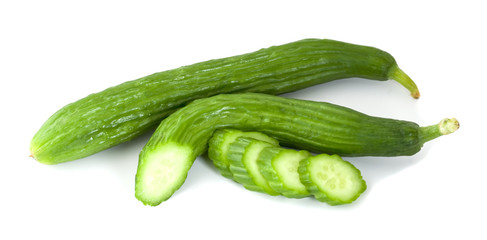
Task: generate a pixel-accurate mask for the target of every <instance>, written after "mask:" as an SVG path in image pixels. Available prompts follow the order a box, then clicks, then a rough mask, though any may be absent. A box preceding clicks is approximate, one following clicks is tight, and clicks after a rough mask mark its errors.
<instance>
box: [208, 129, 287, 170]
mask: <svg viewBox="0 0 487 240" xmlns="http://www.w3.org/2000/svg"><path fill="white" fill-rule="evenodd" d="M242 136H244V137H249V138H254V139H257V140H261V141H264V142H268V143H271V144H272V145H276V146H279V142H278V141H277V140H276V139H274V138H271V137H269V136H267V135H265V134H263V133H260V132H243V131H240V130H237V129H220V130H217V131H215V133H213V137H212V138H211V139H210V141H209V143H208V146H209V147H208V157H209V158H210V159H211V160H212V161H213V164H214V165H215V167H216V168H217V169H218V170H219V171H220V173H221V174H222V175H223V176H224V177H226V178H230V179H233V176H232V173H231V172H230V169H229V163H228V158H227V157H226V155H227V150H228V146H229V145H230V143H232V142H234V141H235V140H236V139H237V138H238V137H242Z"/></svg>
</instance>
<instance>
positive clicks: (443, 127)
mask: <svg viewBox="0 0 487 240" xmlns="http://www.w3.org/2000/svg"><path fill="white" fill-rule="evenodd" d="M459 127H460V123H459V122H458V120H457V119H455V118H445V119H443V120H441V121H440V123H438V124H435V125H431V126H426V127H421V128H420V130H419V131H420V132H419V134H420V139H421V141H422V143H421V144H424V143H426V142H428V141H431V140H433V139H435V138H437V137H440V136H443V135H447V134H450V133H453V132H455V131H456V130H457V129H458V128H459Z"/></svg>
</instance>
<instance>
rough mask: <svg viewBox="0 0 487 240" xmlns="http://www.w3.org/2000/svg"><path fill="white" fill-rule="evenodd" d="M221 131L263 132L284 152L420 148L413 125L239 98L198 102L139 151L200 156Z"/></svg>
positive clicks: (279, 100) (390, 152) (300, 103)
mask: <svg viewBox="0 0 487 240" xmlns="http://www.w3.org/2000/svg"><path fill="white" fill-rule="evenodd" d="M222 128H236V129H240V130H242V131H257V132H262V133H264V134H267V135H268V136H270V137H273V138H276V139H277V140H278V141H279V142H280V143H281V144H282V145H284V146H289V147H294V148H296V149H303V150H308V151H312V152H324V153H334V154H338V155H340V156H407V155H413V154H415V153H417V152H418V151H419V150H420V149H421V147H422V141H420V140H421V135H420V131H419V130H420V127H419V126H418V125H417V124H416V123H413V122H409V121H402V120H394V119H388V118H380V117H372V116H368V115H365V114H363V113H360V112H357V111H355V110H352V109H349V108H346V107H342V106H338V105H334V104H330V103H325V102H313V101H306V100H299V99H290V98H284V97H278V96H271V95H267V94H259V93H242V94H220V95H218V96H214V97H210V98H205V99H199V100H196V101H194V102H192V103H191V104H189V105H187V106H186V107H184V108H182V109H180V110H179V111H177V112H175V113H173V114H172V115H171V116H169V117H168V118H166V119H165V120H164V121H162V123H161V125H159V127H158V128H157V130H156V131H155V132H154V134H153V135H152V137H151V139H150V140H149V142H148V143H147V144H146V146H145V147H144V149H143V150H142V151H145V150H150V149H152V148H157V147H158V146H159V145H160V144H163V143H164V142H170V141H173V142H180V143H183V145H186V144H187V145H189V146H192V147H193V149H194V151H195V153H196V154H198V155H199V154H202V153H203V152H205V151H206V149H207V147H208V141H209V139H210V138H211V136H212V135H213V132H214V131H215V130H217V129H222Z"/></svg>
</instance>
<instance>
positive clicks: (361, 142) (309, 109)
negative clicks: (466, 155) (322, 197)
mask: <svg viewBox="0 0 487 240" xmlns="http://www.w3.org/2000/svg"><path fill="white" fill-rule="evenodd" d="M220 128H236V129H241V130H247V131H258V132H262V133H265V134H267V135H269V136H271V137H274V138H276V139H277V140H278V141H279V142H280V143H281V144H283V145H285V146H292V147H295V148H297V149H305V150H312V151H316V152H325V153H333V154H338V155H342V156H367V155H368V156H399V155H412V154H415V153H417V152H418V151H419V150H420V149H421V147H422V146H423V144H424V143H425V142H427V141H430V140H432V139H434V138H436V137H439V136H441V135H445V134H449V133H451V132H454V131H455V130H456V129H457V128H458V122H457V121H456V120H455V119H445V120H443V121H441V122H440V123H439V124H437V125H432V126H427V127H419V126H418V125H417V124H416V123H413V122H409V121H400V120H394V119H386V118H378V117H372V116H368V115H365V114H363V113H360V112H357V111H354V110H352V109H349V108H345V107H341V106H337V105H334V104H330V103H322V102H312V101H304V100H297V99H289V98H283V97H277V96H271V95H267V94H258V93H244V94H221V95H218V96H214V97H210V98H205V99H199V100H195V101H193V102H192V103H190V104H189V105H187V106H186V107H184V108H181V109H180V110H178V111H176V112H175V113H173V114H171V115H170V116H169V117H168V118H166V119H165V120H164V121H162V123H161V124H160V125H159V127H158V128H157V130H156V131H155V133H154V134H153V136H152V137H151V139H150V140H149V142H148V143H147V145H146V146H145V147H144V148H143V150H142V152H141V153H140V156H139V165H138V169H137V176H136V186H135V192H136V197H137V198H138V199H139V200H140V201H142V202H143V203H144V204H148V205H158V204H160V203H161V202H162V201H164V200H166V199H168V198H169V197H170V196H171V195H172V194H173V193H174V192H175V191H176V190H177V189H178V188H179V187H180V186H181V185H182V184H183V182H184V180H185V179H186V176H187V172H188V171H189V169H190V167H191V165H192V164H193V161H194V160H195V159H196V157H197V156H198V155H200V154H202V153H203V152H204V151H205V150H206V149H207V147H208V140H209V139H210V137H211V136H212V134H213V132H214V131H215V130H217V129H220Z"/></svg>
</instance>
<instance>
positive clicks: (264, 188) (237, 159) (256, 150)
mask: <svg viewBox="0 0 487 240" xmlns="http://www.w3.org/2000/svg"><path fill="white" fill-rule="evenodd" d="M269 146H273V145H272V144H271V143H268V142H264V141H260V140H256V139H253V138H246V137H238V138H237V139H235V141H234V142H232V143H231V144H230V145H229V147H228V152H227V155H226V156H227V158H228V160H229V169H230V171H231V172H232V175H233V180H235V181H236V182H238V183H240V184H242V185H243V186H244V187H245V188H246V189H248V190H251V191H256V192H264V193H267V194H269V195H273V196H274V195H279V193H278V192H276V191H274V190H273V189H272V188H271V187H270V186H269V183H268V182H267V180H266V179H265V178H264V176H262V174H261V173H260V170H259V167H258V166H257V159H258V157H259V154H260V152H261V151H262V149H264V148H265V147H269Z"/></svg>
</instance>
